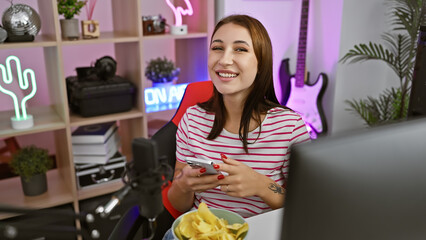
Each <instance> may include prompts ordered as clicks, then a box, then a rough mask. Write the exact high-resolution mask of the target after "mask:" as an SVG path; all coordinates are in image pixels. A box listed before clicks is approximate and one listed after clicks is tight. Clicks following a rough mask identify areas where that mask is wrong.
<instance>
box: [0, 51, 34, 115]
mask: <svg viewBox="0 0 426 240" xmlns="http://www.w3.org/2000/svg"><path fill="white" fill-rule="evenodd" d="M12 61H14V62H15V65H16V72H17V77H18V84H19V87H20V88H21V89H22V90H27V89H28V88H29V87H30V86H31V87H32V89H31V92H30V93H29V94H28V95H27V96H25V97H23V98H22V101H21V104H19V100H18V97H17V96H16V94H15V93H14V92H12V91H11V90H8V89H6V87H7V86H11V85H10V84H11V83H12V82H13V74H12V67H11V62H12ZM5 65H6V67H5V66H4V65H3V64H0V70H1V73H2V79H3V81H0V91H1V92H3V93H4V94H7V95H9V96H10V97H12V99H13V106H14V108H15V119H16V120H25V119H27V109H26V106H25V104H26V102H27V101H28V100H29V99H31V98H32V97H34V95H35V94H36V91H37V85H36V79H35V74H34V71H33V70H32V69H29V68H27V69H25V70H24V71H23V72H22V69H21V61H20V60H19V58H18V57H16V56H13V55H11V56H9V57H7V58H6V64H5ZM28 80H31V82H30V81H28ZM19 108H21V110H22V115H21V114H20V112H19Z"/></svg>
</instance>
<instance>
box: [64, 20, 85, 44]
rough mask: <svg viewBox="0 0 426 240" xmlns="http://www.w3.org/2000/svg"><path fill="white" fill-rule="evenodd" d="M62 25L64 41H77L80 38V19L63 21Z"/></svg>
mask: <svg viewBox="0 0 426 240" xmlns="http://www.w3.org/2000/svg"><path fill="white" fill-rule="evenodd" d="M60 23H61V33H62V38H63V39H68V40H77V39H79V38H80V32H79V28H78V19H75V18H73V19H61V20H60Z"/></svg>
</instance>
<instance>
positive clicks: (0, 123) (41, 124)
mask: <svg viewBox="0 0 426 240" xmlns="http://www.w3.org/2000/svg"><path fill="white" fill-rule="evenodd" d="M27 110H28V114H31V115H33V118H34V126H33V127H31V128H28V129H20V130H16V129H13V128H12V126H11V122H10V118H11V117H12V116H15V111H13V110H10V111H4V112H0V138H7V137H12V136H20V135H26V134H33V133H39V132H46V131H55V130H59V129H64V128H65V127H66V124H65V122H64V121H63V120H62V119H61V118H60V117H59V115H58V114H57V112H56V111H55V109H54V108H53V107H52V106H40V107H29V108H28V109H27ZM0 189H1V188H0Z"/></svg>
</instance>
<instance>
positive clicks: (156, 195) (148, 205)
mask: <svg viewBox="0 0 426 240" xmlns="http://www.w3.org/2000/svg"><path fill="white" fill-rule="evenodd" d="M132 152H133V168H132V170H133V171H132V174H133V175H134V176H133V177H134V179H135V182H136V183H137V184H136V187H135V188H134V189H135V191H136V192H137V193H138V200H139V208H140V214H141V215H142V216H144V217H146V218H148V219H155V218H156V217H157V216H158V215H159V214H160V213H161V212H162V211H163V209H164V207H163V200H162V196H161V187H162V185H163V184H164V183H165V182H166V179H165V176H164V174H165V171H164V169H163V168H162V165H161V164H160V163H159V158H158V149H157V143H156V142H155V141H154V140H149V139H145V138H135V139H133V142H132Z"/></svg>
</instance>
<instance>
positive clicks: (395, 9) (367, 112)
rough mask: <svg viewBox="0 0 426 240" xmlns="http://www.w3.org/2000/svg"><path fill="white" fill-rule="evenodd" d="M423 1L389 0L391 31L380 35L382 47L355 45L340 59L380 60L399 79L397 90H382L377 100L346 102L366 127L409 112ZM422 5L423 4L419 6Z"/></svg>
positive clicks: (423, 18)
mask: <svg viewBox="0 0 426 240" xmlns="http://www.w3.org/2000/svg"><path fill="white" fill-rule="evenodd" d="M422 2H423V1H422V0H391V1H389V3H388V4H390V8H391V9H390V10H391V13H392V17H391V23H392V25H393V26H394V28H393V30H392V32H387V33H384V34H383V35H382V39H383V40H384V42H383V44H380V43H371V42H370V43H368V44H358V45H355V46H354V48H353V49H351V50H349V52H348V53H346V55H345V56H343V58H342V59H341V60H340V61H341V62H343V63H345V62H349V63H357V62H363V61H369V60H379V61H382V62H384V63H386V64H387V66H389V67H390V68H391V69H392V70H393V71H394V72H395V74H396V75H397V76H398V78H399V83H400V85H399V87H392V88H390V89H385V90H384V91H383V92H382V93H380V94H379V96H378V97H371V96H368V97H367V98H366V99H360V100H355V99H353V100H346V103H347V104H349V107H350V108H348V110H349V111H353V112H355V113H356V114H358V115H359V116H360V117H361V118H362V119H363V120H364V121H365V123H366V124H367V125H368V126H374V125H379V124H384V123H389V122H393V121H399V120H404V119H405V118H406V116H407V112H408V103H409V99H410V96H409V95H410V89H411V81H412V78H413V71H414V64H415V57H416V53H417V40H418V34H419V29H420V26H421V25H424V24H425V23H426V6H425V5H424V3H422ZM422 4H423V5H422Z"/></svg>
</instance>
